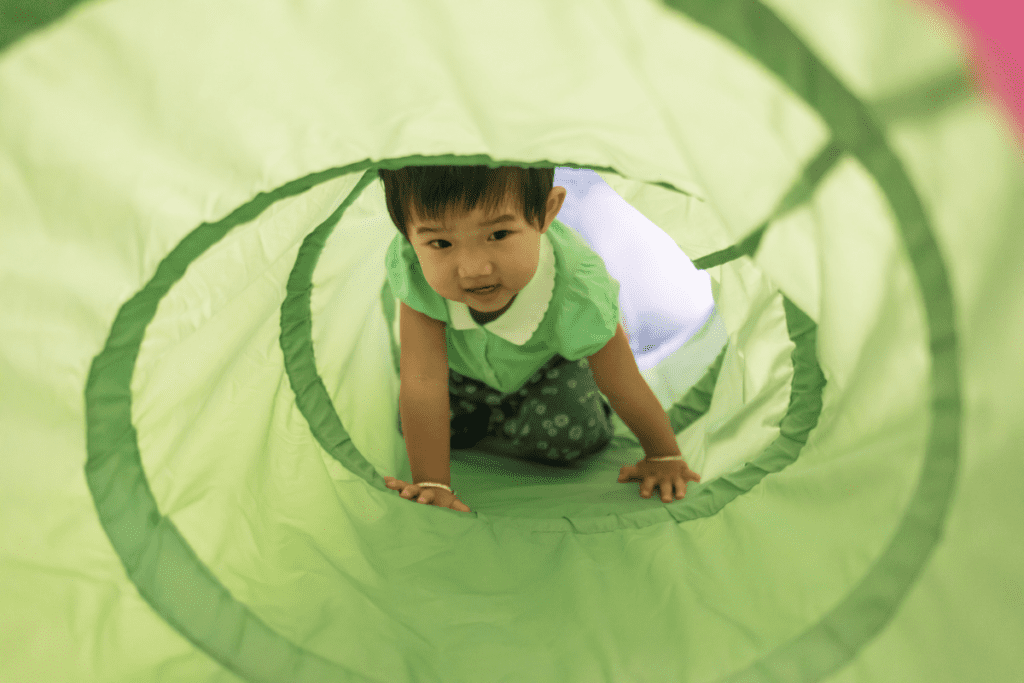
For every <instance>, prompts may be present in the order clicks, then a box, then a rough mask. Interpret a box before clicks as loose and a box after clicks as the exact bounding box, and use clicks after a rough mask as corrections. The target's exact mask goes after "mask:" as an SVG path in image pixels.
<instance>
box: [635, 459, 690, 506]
mask: <svg viewBox="0 0 1024 683" xmlns="http://www.w3.org/2000/svg"><path fill="white" fill-rule="evenodd" d="M628 481H640V482H643V483H641V484H640V497H641V498H650V497H651V495H652V494H653V493H654V487H655V486H657V487H658V488H659V489H661V500H662V501H663V502H665V503H671V502H672V487H673V486H675V489H676V496H675V497H676V498H682V497H683V496H685V495H686V482H688V481H700V475H699V474H697V473H696V472H694V471H693V470H691V469H690V466H689V465H687V464H686V461H684V460H660V461H656V462H651V461H650V460H641V461H639V462H638V463H637V464H636V465H626V466H625V467H623V468H622V469H620V470H619V482H620V483H621V482H628Z"/></svg>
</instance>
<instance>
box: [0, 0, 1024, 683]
mask: <svg viewBox="0 0 1024 683" xmlns="http://www.w3.org/2000/svg"><path fill="white" fill-rule="evenodd" d="M0 12H2V14H0V38H2V42H0V50H2V51H0V587H2V590H0V681H4V682H6V681H11V682H19V683H20V682H23V681H24V682H27V681H75V682H78V681H105V682H106V681H118V682H122V681H123V682H125V683H129V682H131V683H134V682H137V681H138V682H141V681H161V682H163V681H173V682H177V681H188V682H192V681H203V682H207V681H209V682H213V681H218V682H220V681H267V682H270V681H273V682H288V683H292V682H295V683H305V682H320V681H346V682H347V681H352V682H364V681H365V682H370V681H375V682H376V681H379V682H381V683H384V682H387V683H391V682H416V683H421V682H422V683H427V682H430V683H435V682H436V683H463V682H465V683H491V682H495V683H496V682H499V681H501V682H505V681H508V682H513V681H514V682H517V683H518V682H531V683H534V682H536V683H547V682H551V683H576V682H579V683H584V682H585V683H594V682H599V681H600V682H604V681H608V682H614V683H634V682H636V683H640V682H652V683H654V682H661V681H682V682H695V683H696V682H716V683H724V682H726V681H729V682H736V683H739V682H740V681H742V682H751V683H752V682H755V681H756V682H760V683H768V682H779V683H804V682H810V681H831V682H835V683H852V682H854V681H858V682H859V681H871V682H878V683H889V682H900V683H903V682H917V681H921V682H924V681H927V682H928V683H935V682H938V681H942V682H945V681H949V682H954V681H955V682H959V681H991V682H993V683H1002V682H1006V683H1013V682H1014V681H1020V680H1024V655H1022V654H1021V652H1022V650H1024V649H1022V648H1020V647H1019V646H1020V643H1021V642H1022V641H1024V588H1022V579H1021V577H1022V576H1024V544H1022V543H1021V540H1020V538H1021V535H1022V533H1024V503H1022V496H1021V486H1020V482H1021V481H1024V459H1022V458H1021V453H1022V448H1024V398H1022V392H1021V387H1022V386H1024V351H1022V347H1021V339H1024V313H1022V311H1024V305H1022V303H1021V302H1022V301H1024V230H1021V227H1022V218H1021V217H1022V216H1024V164H1022V155H1021V151H1020V149H1019V148H1017V147H1015V146H1014V141H1013V138H1012V135H1011V134H1010V132H1009V130H1008V127H1007V124H1005V123H1004V122H1003V120H1002V119H1000V118H999V116H998V115H997V113H996V111H995V109H994V108H993V107H992V106H991V104H990V103H988V102H987V101H986V100H985V99H984V98H982V97H981V96H979V95H977V94H976V93H975V92H974V89H973V86H972V82H971V79H970V78H969V77H968V76H967V73H966V71H965V67H964V65H963V61H964V60H963V56H962V52H961V48H960V46H959V45H958V44H957V42H956V41H955V39H954V34H953V33H952V32H951V31H950V30H949V27H948V25H947V24H946V23H944V22H943V20H941V19H939V18H938V17H937V16H933V15H931V14H926V13H924V12H923V11H922V10H921V9H919V8H918V7H916V6H912V5H909V4H906V3H905V2H902V1H896V0H872V1H871V2H865V1H864V0H836V1H831V0H830V1H829V2H810V1H807V0H776V1H774V2H772V3H770V4H761V3H759V2H751V1H750V0H718V1H717V2H710V1H707V0H668V1H667V2H665V3H664V4H659V3H656V2H651V1H648V0H628V1H623V2H616V1H612V0H607V1H605V0H598V1H594V2H590V1H588V2H582V1H579V0H558V1H555V0H525V1H524V2H515V3H500V2H491V1H490V0H486V1H482V2H478V1H474V2H464V1H458V0H383V1H382V2H374V3H369V2H360V3H356V2H343V3H329V2H319V1H316V0H307V1H301V2H285V1H282V0H267V1H266V2H261V3H243V2H230V1H228V2H217V3H209V2H198V1H195V0H181V1H180V2H173V3H172V2H158V1H156V0H93V1H91V2H82V3H77V4H73V3H60V2H57V3H40V4H39V5H38V6H33V5H32V4H30V3H26V2H4V3H2V4H0ZM4 24H6V26H4ZM409 164H431V165H436V164H489V165H492V166H498V165H510V164H514V165H522V166H547V167H561V168H584V169H594V170H596V171H597V172H598V173H599V174H600V176H601V178H602V179H603V180H604V181H605V182H607V183H608V185H610V186H611V187H612V188H614V190H615V191H616V192H617V193H618V194H619V195H620V196H621V197H622V198H624V199H625V200H626V201H628V202H629V204H630V205H632V206H633V207H635V208H636V209H638V210H639V211H640V212H641V213H642V214H643V215H644V216H645V217H646V218H648V219H649V220H650V221H652V222H653V223H655V224H656V225H657V226H658V227H660V228H661V229H662V230H664V231H665V233H667V234H668V235H669V236H670V237H671V238H672V239H673V240H674V241H675V243H676V244H677V245H678V246H679V247H680V248H681V249H682V251H683V252H684V253H685V254H686V255H687V256H688V257H690V258H691V259H692V260H693V261H694V263H695V264H696V265H697V267H698V268H701V269H706V270H707V271H708V273H709V274H710V276H711V282H712V289H713V292H714V298H715V307H716V311H717V312H716V314H715V315H714V316H712V317H711V318H710V319H709V320H708V322H707V324H706V325H705V326H704V327H703V328H702V329H701V330H700V331H698V332H697V333H696V334H695V335H693V336H692V337H691V338H690V340H689V341H688V342H687V343H686V344H684V345H683V346H682V347H681V348H679V349H678V351H676V352H675V353H673V354H672V355H671V356H669V357H668V358H666V359H664V360H662V361H661V362H659V363H658V364H657V365H656V366H655V367H653V368H650V369H648V370H645V372H644V376H645V378H646V379H647V380H648V383H649V384H650V385H651V386H652V388H653V389H654V390H655V393H656V395H657V396H658V397H659V399H660V400H661V401H662V403H663V405H664V407H665V408H666V410H667V412H668V414H669V416H670V419H671V422H672V425H673V428H674V429H675V431H676V432H677V439H678V443H679V445H680V448H681V450H682V452H683V454H684V455H685V456H686V457H687V461H688V462H689V464H690V465H691V466H692V467H693V468H694V469H695V470H696V471H698V472H699V473H700V474H701V475H702V477H703V480H702V483H701V484H699V485H691V487H690V489H689V492H688V494H687V496H686V497H685V498H684V499H682V500H678V501H674V502H672V503H670V504H665V503H662V502H661V500H660V499H659V498H658V497H657V496H655V497H654V498H652V499H648V500H645V499H641V498H640V497H639V495H638V492H637V484H635V483H631V484H620V483H617V481H616V477H617V475H618V471H619V468H620V467H622V466H623V465H627V464H632V463H634V462H635V461H636V460H638V459H640V458H642V457H643V451H642V449H640V448H639V445H638V442H637V440H636V438H635V437H634V436H633V435H632V434H630V433H629V430H628V429H626V427H625V425H624V424H622V423H621V421H619V422H617V425H616V426H617V436H616V438H615V440H614V441H613V442H612V445H611V446H610V447H609V448H608V449H606V450H605V451H603V452H602V453H600V454H599V455H597V456H596V457H594V458H592V459H589V460H587V461H586V462H583V463H580V464H579V465H578V466H575V467H570V468H557V467H548V466H545V465H541V464H536V463H528V462H523V461H520V460H517V459H515V458H514V457H509V456H508V455H507V454H495V453H490V452H486V451H483V450H470V451H459V452H456V453H453V457H452V481H453V485H454V486H455V487H456V488H457V490H458V491H459V496H460V498H461V499H462V500H464V501H465V502H466V503H467V504H468V505H469V506H470V507H471V508H472V509H473V512H472V513H468V514H467V513H458V512H454V511H451V510H446V509H439V508H434V507H429V506H423V505H416V504H411V503H409V502H408V501H405V500H402V499H400V498H399V497H398V496H397V495H396V494H395V493H394V492H392V491H389V490H387V489H386V488H385V487H384V481H383V476H397V477H399V478H405V479H406V480H408V478H409V464H408V460H407V457H406V453H405V446H404V443H403V441H402V439H401V436H400V435H399V433H398V432H397V430H396V424H395V422H396V416H397V412H396V411H397V399H398V386H399V384H398V375H397V373H396V359H397V354H398V352H399V349H398V347H397V341H396V339H395V336H394V334H393V322H394V315H395V310H394V300H393V298H392V297H391V296H390V293H389V292H388V291H387V289H386V288H385V287H384V286H383V285H384V283H385V271H384V267H383V258H384V253H385V250H386V249H387V246H388V243H389V242H390V240H391V239H392V237H393V236H394V234H395V228H394V225H393V224H392V223H391V221H390V219H389V217H388V214H387V211H386V208H385V204H384V195H383V188H382V186H381V184H380V182H379V180H378V179H377V173H376V170H377V168H379V167H385V168H397V167H400V166H403V165H409Z"/></svg>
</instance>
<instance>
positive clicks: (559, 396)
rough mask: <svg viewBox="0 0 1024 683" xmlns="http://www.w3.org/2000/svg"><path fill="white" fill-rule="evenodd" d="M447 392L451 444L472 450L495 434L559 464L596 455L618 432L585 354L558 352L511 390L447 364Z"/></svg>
mask: <svg viewBox="0 0 1024 683" xmlns="http://www.w3.org/2000/svg"><path fill="white" fill-rule="evenodd" d="M448 394H449V401H450V405H451V410H450V412H449V417H450V419H451V447H452V448H470V447H472V446H474V445H475V444H477V443H478V442H479V441H480V440H481V439H483V438H484V437H485V436H493V437H497V438H500V439H502V440H504V441H507V442H508V443H509V444H510V445H511V446H512V447H513V450H516V449H519V453H520V455H519V457H521V458H523V459H526V460H538V461H541V462H545V463H549V464H555V463H557V462H562V463H567V462H569V461H572V460H575V459H576V458H579V457H581V456H587V455H591V454H593V453H596V452H598V451H600V450H602V449H604V448H605V447H606V446H607V445H608V444H609V443H610V442H611V440H612V436H613V435H614V426H613V425H612V423H611V420H610V417H611V413H612V409H611V407H610V406H609V405H608V403H607V402H606V401H605V400H604V398H603V397H602V396H601V394H600V392H599V391H598V389H597V383H596V382H595V381H594V374H593V373H592V372H591V371H590V364H589V363H588V362H587V359H586V358H583V359H581V360H578V361H570V360H566V359H565V358H562V357H561V356H555V357H554V358H552V359H551V360H550V361H548V362H547V363H546V364H545V365H544V367H542V368H541V369H540V370H538V371H537V372H536V373H534V375H533V376H532V377H531V378H530V379H528V380H527V381H526V384H524V385H523V387H522V388H521V389H519V390H518V391H514V392H512V393H509V394H502V393H500V392H498V391H496V390H495V389H492V388H491V387H490V386H488V385H486V384H484V383H483V382H479V381H477V380H475V379H471V378H469V377H465V376H463V375H460V374H459V373H457V372H455V371H453V370H451V369H450V368H449V370H448ZM398 431H399V432H401V431H402V423H401V416H399V420H398Z"/></svg>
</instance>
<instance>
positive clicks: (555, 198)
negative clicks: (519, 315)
mask: <svg viewBox="0 0 1024 683" xmlns="http://www.w3.org/2000/svg"><path fill="white" fill-rule="evenodd" d="M565 195H566V191H565V188H564V187H555V188H552V190H551V194H549V195H548V201H547V204H546V208H547V215H546V217H545V219H544V222H543V224H542V225H541V226H540V228H539V229H538V228H537V226H535V225H530V224H529V223H527V222H526V219H525V218H524V217H523V216H522V214H521V213H520V212H521V209H516V208H513V206H512V202H506V204H505V206H504V207H503V208H502V209H500V210H498V211H497V212H496V213H495V214H493V215H486V214H485V213H484V212H483V209H481V208H479V207H478V208H476V209H474V210H473V211H471V212H470V213H464V214H449V216H448V217H447V218H446V219H444V220H442V221H429V220H421V219H420V218H419V217H418V216H417V215H416V214H415V209H412V210H410V212H409V222H408V230H407V233H408V235H409V241H410V242H411V244H412V247H413V250H415V252H416V256H417V258H418V259H419V262H420V266H421V267H422V268H423V276H424V277H425V278H426V280H427V284H429V285H430V286H431V287H432V288H433V289H434V291H435V292H437V293H438V294H440V295H441V296H443V297H444V298H445V299H451V300H452V301H461V302H462V303H464V304H466V305H467V306H469V307H470V308H472V309H473V310H475V311H478V312H480V313H493V312H495V311H500V310H501V309H503V308H504V307H505V306H507V305H508V304H509V302H510V301H512V298H513V297H514V296H515V295H516V294H518V293H519V291H520V290H522V289H523V287H525V286H526V285H527V283H529V282H530V280H531V279H532V278H533V275H534V273H536V272H537V261H538V259H539V257H540V236H541V235H542V234H544V233H545V232H547V229H548V227H549V226H550V225H551V221H552V220H554V218H555V216H557V215H558V211H559V210H560V209H561V208H562V202H563V201H564V200H565ZM488 286H489V287H491V289H488V290H485V291H474V290H478V289H479V288H481V287H488Z"/></svg>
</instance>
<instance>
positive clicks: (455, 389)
mask: <svg viewBox="0 0 1024 683" xmlns="http://www.w3.org/2000/svg"><path fill="white" fill-rule="evenodd" d="M448 401H449V403H450V405H451V410H450V411H449V417H450V419H451V435H452V437H451V447H452V448H472V447H473V446H475V445H476V444H477V443H478V442H479V441H480V440H481V439H483V438H484V437H485V436H487V428H488V425H489V424H490V420H491V407H492V406H495V405H497V404H498V403H500V402H501V394H500V393H499V392H497V391H495V390H494V389H492V388H491V387H489V386H487V385H486V384H484V383H483V382H479V381H477V380H475V379H473V378H471V377H465V376H463V375H460V374H459V373H457V372H455V371H454V370H451V369H449V370H448Z"/></svg>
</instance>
